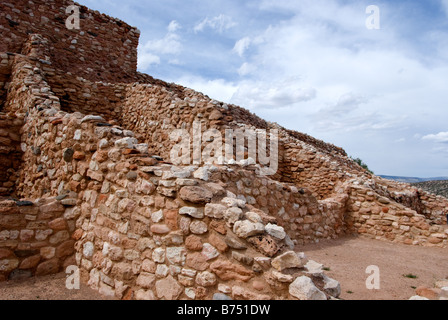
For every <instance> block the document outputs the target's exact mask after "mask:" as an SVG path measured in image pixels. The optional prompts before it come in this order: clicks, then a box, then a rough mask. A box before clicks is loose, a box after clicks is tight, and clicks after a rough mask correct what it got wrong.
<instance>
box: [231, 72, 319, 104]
mask: <svg viewBox="0 0 448 320" xmlns="http://www.w3.org/2000/svg"><path fill="white" fill-rule="evenodd" d="M314 98H316V89H314V88H309V87H302V86H300V84H299V83H298V82H296V81H295V80H294V79H288V80H284V81H281V82H278V83H266V82H262V81H252V80H248V81H243V82H241V83H239V85H238V89H237V91H236V92H235V94H234V96H233V97H232V100H231V101H232V102H233V103H235V104H239V105H242V106H245V107H247V108H250V109H257V108H268V109H270V108H284V107H290V106H291V105H295V104H297V103H301V102H305V101H310V100H313V99H314Z"/></svg>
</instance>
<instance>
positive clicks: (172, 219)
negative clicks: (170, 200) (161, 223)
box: [163, 210, 179, 230]
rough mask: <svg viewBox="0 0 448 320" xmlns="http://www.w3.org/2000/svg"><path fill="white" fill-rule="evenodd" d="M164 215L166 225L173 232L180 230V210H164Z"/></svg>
mask: <svg viewBox="0 0 448 320" xmlns="http://www.w3.org/2000/svg"><path fill="white" fill-rule="evenodd" d="M163 215H164V216H165V223H166V224H167V226H168V227H169V228H170V229H171V230H179V224H178V217H179V212H178V210H164V211H163Z"/></svg>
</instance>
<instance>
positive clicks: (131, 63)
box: [0, 0, 140, 82]
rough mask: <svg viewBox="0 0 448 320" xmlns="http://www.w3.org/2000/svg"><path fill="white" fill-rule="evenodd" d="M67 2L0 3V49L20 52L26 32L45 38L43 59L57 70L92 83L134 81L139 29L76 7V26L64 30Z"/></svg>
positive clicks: (45, 0) (68, 4)
mask: <svg viewBox="0 0 448 320" xmlns="http://www.w3.org/2000/svg"><path fill="white" fill-rule="evenodd" d="M73 4H75V5H78V4H76V3H74V2H73V1H68V0H33V1H32V2H30V1H28V0H14V1H1V2H0V36H1V38H2V41H1V42H0V52H12V53H21V52H22V49H23V46H24V43H26V40H27V38H28V34H29V32H30V30H31V32H33V33H39V34H41V35H42V36H43V37H45V38H47V39H49V41H50V48H49V57H48V59H49V60H51V61H52V63H53V64H54V67H56V68H57V69H58V70H62V71H65V72H71V73H72V74H74V75H77V76H82V77H83V78H85V79H89V80H92V81H112V82H115V81H122V82H127V81H129V80H130V79H132V80H133V79H134V77H135V70H136V69H137V46H138V38H139V35H140V32H139V31H138V30H137V29H136V28H133V27H130V26H129V25H127V24H126V23H124V22H122V21H120V20H118V19H114V18H111V17H108V16H106V15H104V14H100V13H99V12H96V11H92V10H90V9H88V8H86V7H84V6H81V5H78V6H79V7H80V13H81V20H80V29H79V30H76V29H74V30H68V29H67V28H66V25H65V22H66V19H67V18H68V17H69V16H70V14H67V13H66V8H67V7H68V6H70V5H73Z"/></svg>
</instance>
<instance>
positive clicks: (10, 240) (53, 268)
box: [0, 198, 76, 281]
mask: <svg viewBox="0 0 448 320" xmlns="http://www.w3.org/2000/svg"><path fill="white" fill-rule="evenodd" d="M75 213H76V209H73V208H71V209H70V208H65V207H64V206H63V205H62V204H61V202H60V201H58V200H56V199H54V198H49V199H39V200H36V201H34V203H33V202H29V201H13V200H2V201H0V281H4V280H13V279H21V278H28V277H31V276H33V275H36V276H42V275H48V274H54V273H57V272H59V271H62V270H63V269H62V268H63V267H65V266H68V265H73V264H75V260H74V256H73V254H74V245H75V241H74V240H73V239H71V236H72V234H73V231H74V229H75V218H76V214H75Z"/></svg>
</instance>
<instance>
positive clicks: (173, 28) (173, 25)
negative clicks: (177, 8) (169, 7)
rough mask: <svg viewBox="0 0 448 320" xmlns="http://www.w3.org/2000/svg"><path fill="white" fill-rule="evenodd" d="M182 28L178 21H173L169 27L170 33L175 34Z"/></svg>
mask: <svg viewBox="0 0 448 320" xmlns="http://www.w3.org/2000/svg"><path fill="white" fill-rule="evenodd" d="M181 28H182V27H181V25H180V24H179V23H178V22H177V21H176V20H173V21H171V22H170V24H169V25H168V32H170V33H174V32H176V31H177V30H179V29H181Z"/></svg>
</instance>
